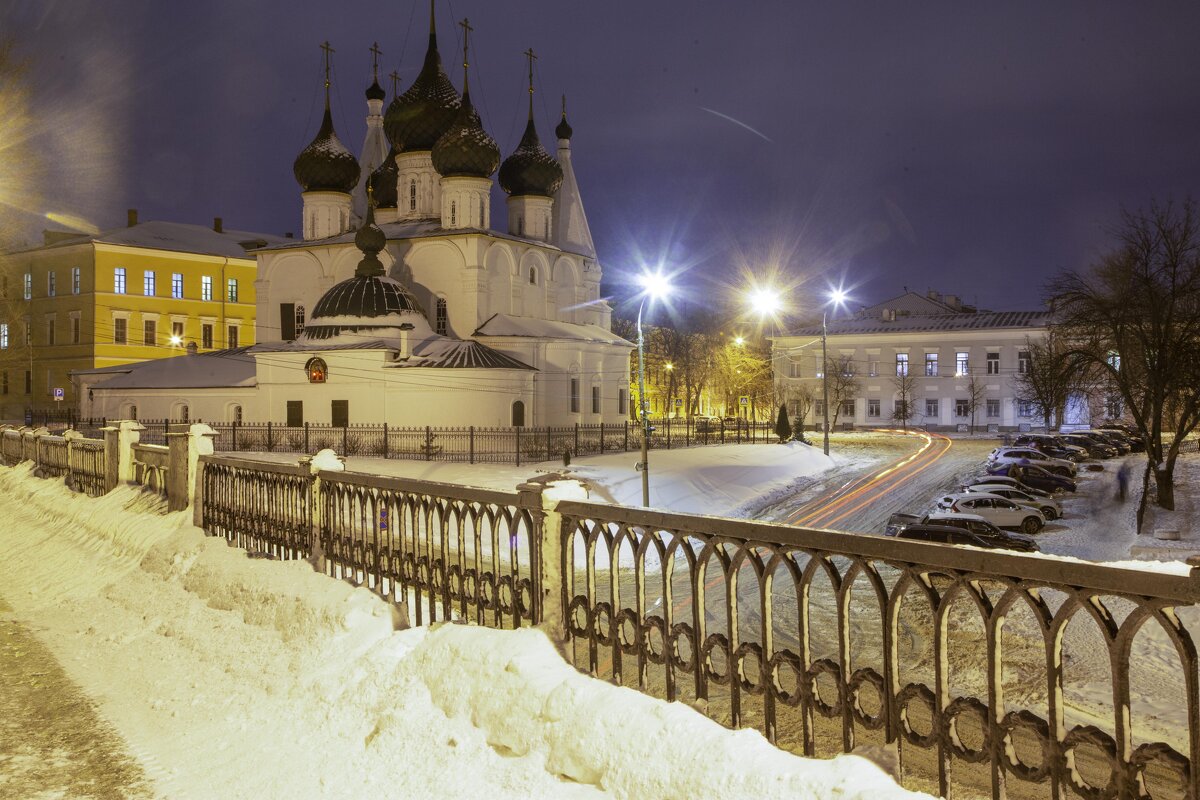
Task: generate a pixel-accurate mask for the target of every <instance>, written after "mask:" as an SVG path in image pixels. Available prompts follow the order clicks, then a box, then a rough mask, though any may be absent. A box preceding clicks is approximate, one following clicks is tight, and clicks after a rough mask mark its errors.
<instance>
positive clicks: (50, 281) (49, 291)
mask: <svg viewBox="0 0 1200 800" xmlns="http://www.w3.org/2000/svg"><path fill="white" fill-rule="evenodd" d="M57 275H58V273H56V272H55V271H54V270H50V271H49V272H47V273H46V296H47V297H54V295H56V294H58V278H57V277H56V276H57Z"/></svg>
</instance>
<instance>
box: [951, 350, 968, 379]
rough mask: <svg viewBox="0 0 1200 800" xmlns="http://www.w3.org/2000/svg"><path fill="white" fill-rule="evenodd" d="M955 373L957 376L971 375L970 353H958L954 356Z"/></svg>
mask: <svg viewBox="0 0 1200 800" xmlns="http://www.w3.org/2000/svg"><path fill="white" fill-rule="evenodd" d="M954 373H955V374H956V375H970V374H971V356H970V353H964V352H961V351H960V352H958V353H957V354H956V355H955V356H954Z"/></svg>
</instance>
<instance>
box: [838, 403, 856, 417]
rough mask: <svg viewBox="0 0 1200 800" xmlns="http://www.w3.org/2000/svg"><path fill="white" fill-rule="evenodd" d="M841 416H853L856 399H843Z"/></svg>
mask: <svg viewBox="0 0 1200 800" xmlns="http://www.w3.org/2000/svg"><path fill="white" fill-rule="evenodd" d="M841 416H843V417H853V416H854V401H853V400H843V401H842V414H841Z"/></svg>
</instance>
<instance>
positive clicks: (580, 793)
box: [0, 448, 918, 800]
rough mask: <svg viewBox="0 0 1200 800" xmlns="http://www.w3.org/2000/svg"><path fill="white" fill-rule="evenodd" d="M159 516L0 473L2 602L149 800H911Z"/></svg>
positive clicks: (879, 778) (539, 642)
mask: <svg viewBox="0 0 1200 800" xmlns="http://www.w3.org/2000/svg"><path fill="white" fill-rule="evenodd" d="M768 449H769V448H768ZM781 449H785V448H781ZM160 505H161V504H160V502H159V501H158V500H156V499H153V498H149V497H148V496H146V495H142V494H139V493H137V492H135V491H134V490H132V489H128V488H123V489H119V490H117V491H116V492H113V493H111V494H109V495H107V496H106V497H104V498H100V499H89V498H86V497H84V496H82V495H77V494H73V493H71V492H70V491H68V490H67V489H66V488H65V486H64V485H63V484H62V482H61V481H50V480H39V479H36V478H33V477H32V475H31V474H30V471H29V469H28V467H27V466H26V467H17V468H5V467H0V519H3V520H4V524H3V525H0V548H3V551H4V552H5V553H6V556H7V557H6V558H5V559H3V560H0V587H3V589H2V592H3V596H4V599H5V600H7V601H8V602H9V604H10V605H11V606H12V607H13V608H14V609H15V614H16V616H19V617H21V618H23V619H25V620H27V621H29V622H31V623H33V624H32V625H31V626H30V627H32V628H34V629H36V630H37V631H39V633H40V635H41V636H42V637H43V638H44V639H45V640H46V642H47V645H48V646H49V647H50V648H51V649H52V650H53V651H54V653H55V655H56V657H57V659H58V660H59V662H60V663H61V664H62V665H63V667H64V669H66V670H67V671H68V673H69V674H70V675H71V677H72V679H73V680H75V681H76V682H78V683H79V684H80V686H81V687H82V688H83V689H84V690H85V691H87V692H88V693H89V694H91V695H92V696H93V697H95V698H97V701H98V703H99V705H100V709H101V712H102V713H103V714H104V716H105V717H106V718H107V719H108V720H109V721H110V722H111V723H112V724H113V725H114V727H115V728H116V729H117V730H118V731H119V732H120V733H121V735H122V737H123V738H124V739H125V740H126V741H127V742H128V743H129V747H130V750H131V752H132V754H133V755H134V756H135V757H136V758H137V759H138V760H139V761H140V762H141V763H142V764H143V765H144V766H145V768H146V771H147V774H148V775H149V777H150V778H151V779H152V780H153V782H154V783H155V787H156V789H157V790H158V791H159V793H160V794H161V795H162V796H165V797H173V798H174V797H322V798H324V797H329V798H334V797H338V798H340V797H362V796H369V795H374V794H381V795H384V796H406V797H415V796H436V797H446V796H476V797H489V798H507V797H512V798H525V797H589V798H590V797H639V798H640V797H664V798H685V797H705V798H724V797H729V798H733V797H743V796H747V795H753V796H757V797H762V798H774V797H780V798H782V797H790V798H796V797H799V798H819V797H839V798H846V799H847V800H849V799H851V798H864V800H865V798H888V797H916V796H918V795H914V794H912V793H909V792H906V791H904V790H901V789H899V788H898V787H896V785H895V784H894V783H892V782H891V780H890V779H889V778H888V777H887V776H886V775H885V774H884V773H883V772H882V771H880V770H879V769H878V768H876V767H875V766H874V765H872V764H871V763H870V762H868V761H865V760H863V759H860V758H857V757H854V756H843V757H841V758H838V759H834V760H832V761H813V760H807V759H803V758H799V757H796V756H793V755H790V754H787V753H784V752H782V751H779V750H777V749H775V748H773V747H771V746H770V745H768V744H767V742H766V741H765V740H764V739H763V738H762V736H761V735H759V734H758V733H757V732H754V731H736V732H735V731H728V730H726V729H724V728H722V727H721V726H719V725H717V724H716V723H714V722H712V721H710V720H708V719H707V718H705V717H703V716H702V715H700V714H699V713H697V712H695V711H693V710H692V709H690V708H688V707H686V706H683V705H679V704H668V703H664V702H662V701H659V700H655V699H652V698H650V697H647V696H644V695H641V694H640V693H638V692H636V691H633V690H630V689H622V688H618V687H614V686H610V685H609V684H607V683H604V682H602V681H598V680H594V679H592V678H589V677H586V676H583V675H581V674H579V673H578V672H576V671H575V670H574V669H573V668H572V667H571V666H569V665H568V664H566V663H565V662H564V661H563V660H562V659H561V657H560V656H559V654H558V652H557V651H556V650H555V648H554V647H553V645H552V644H551V643H550V642H549V640H547V639H546V637H545V636H544V635H543V634H541V633H540V632H538V631H534V630H523V631H516V632H512V631H494V630H489V629H484V628H476V627H467V626H459V625H445V626H442V627H440V628H438V629H436V630H432V631H429V630H426V629H414V630H409V631H401V632H393V630H392V629H393V625H394V619H393V615H392V609H391V607H390V606H389V605H387V604H386V603H384V602H383V601H382V600H380V599H378V598H376V597H375V596H373V595H371V594H370V593H368V592H366V591H365V590H362V589H355V588H352V587H350V586H348V585H346V584H343V583H340V582H337V581H334V580H332V579H329V578H325V577H323V576H320V575H316V574H314V573H312V571H311V570H310V569H309V568H308V567H307V565H305V564H303V563H290V564H289V563H278V562H272V561H268V560H262V559H249V558H247V557H246V556H245V554H244V553H243V552H242V551H240V550H237V549H234V548H230V547H228V546H226V545H225V544H224V542H223V541H221V540H215V539H211V538H206V537H204V536H203V534H202V533H201V532H200V531H198V530H197V529H195V528H193V527H191V525H190V522H189V519H188V517H187V515H186V514H183V513H180V514H170V515H162V514H161V513H160V508H159V506H160Z"/></svg>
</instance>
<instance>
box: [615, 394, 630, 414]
mask: <svg viewBox="0 0 1200 800" xmlns="http://www.w3.org/2000/svg"><path fill="white" fill-rule="evenodd" d="M617 413H618V414H627V413H629V390H628V389H625V388H624V387H622V388H620V389H617Z"/></svg>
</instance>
